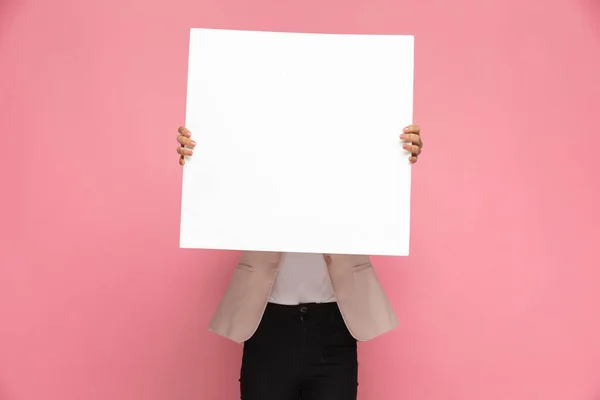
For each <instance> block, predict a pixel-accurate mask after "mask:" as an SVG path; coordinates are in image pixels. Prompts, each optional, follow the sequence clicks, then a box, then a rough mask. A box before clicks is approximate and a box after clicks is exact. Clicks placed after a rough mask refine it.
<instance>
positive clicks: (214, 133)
mask: <svg viewBox="0 0 600 400" xmlns="http://www.w3.org/2000/svg"><path fill="white" fill-rule="evenodd" d="M413 57H414V39H413V37H412V36H399V35H337V34H303V33H276V32H250V31H230V30H212V29H192V30H191V35H190V54H189V71H188V93H187V109H186V126H187V128H188V129H190V131H191V132H192V138H193V140H195V141H196V142H197V147H196V149H195V151H194V155H193V156H192V157H189V158H187V159H186V164H185V167H184V174H183V175H184V176H183V204H182V214H181V238H180V246H181V247H183V248H204V249H231V250H264V251H286V252H307V253H331V254H368V255H408V250H409V232H410V179H411V167H410V163H409V161H408V157H409V156H410V154H409V153H408V152H406V151H405V150H403V149H402V142H401V141H400V138H399V135H400V134H401V133H402V132H401V130H402V128H403V127H404V126H406V125H410V124H411V123H412V105H413V69H414V61H413Z"/></svg>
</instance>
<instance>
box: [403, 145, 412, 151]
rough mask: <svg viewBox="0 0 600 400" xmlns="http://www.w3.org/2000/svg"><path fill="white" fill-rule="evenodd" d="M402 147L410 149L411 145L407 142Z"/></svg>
mask: <svg viewBox="0 0 600 400" xmlns="http://www.w3.org/2000/svg"><path fill="white" fill-rule="evenodd" d="M402 148H403V149H404V150H408V149H410V146H409V145H407V144H405V145H403V146H402Z"/></svg>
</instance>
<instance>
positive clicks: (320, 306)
mask: <svg viewBox="0 0 600 400" xmlns="http://www.w3.org/2000/svg"><path fill="white" fill-rule="evenodd" d="M267 310H268V311H272V312H283V313H297V312H299V313H303V314H305V313H309V312H331V311H334V312H335V311H339V308H338V304H337V302H330V303H303V304H297V305H293V306H290V305H285V304H276V303H268V304H267Z"/></svg>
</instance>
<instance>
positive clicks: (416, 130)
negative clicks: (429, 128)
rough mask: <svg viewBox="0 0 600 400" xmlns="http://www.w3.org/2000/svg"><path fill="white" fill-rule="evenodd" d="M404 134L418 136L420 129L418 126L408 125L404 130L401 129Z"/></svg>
mask: <svg viewBox="0 0 600 400" xmlns="http://www.w3.org/2000/svg"><path fill="white" fill-rule="evenodd" d="M402 131H403V132H404V133H415V134H417V135H419V134H420V133H421V128H420V127H419V125H409V126H407V127H406V128H404V129H402Z"/></svg>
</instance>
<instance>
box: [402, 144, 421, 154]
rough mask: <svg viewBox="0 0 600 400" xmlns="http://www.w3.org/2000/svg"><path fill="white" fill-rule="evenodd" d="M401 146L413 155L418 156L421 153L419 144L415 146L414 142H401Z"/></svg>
mask: <svg viewBox="0 0 600 400" xmlns="http://www.w3.org/2000/svg"><path fill="white" fill-rule="evenodd" d="M402 148H403V149H404V150H406V151H410V152H411V153H412V155H413V156H418V155H419V154H421V148H420V147H419V146H415V145H414V144H403V145H402Z"/></svg>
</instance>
